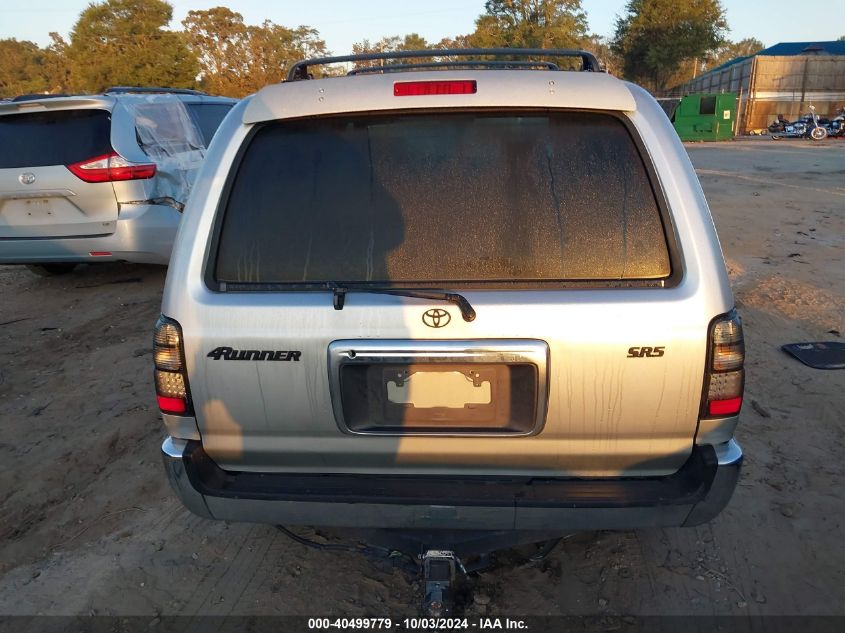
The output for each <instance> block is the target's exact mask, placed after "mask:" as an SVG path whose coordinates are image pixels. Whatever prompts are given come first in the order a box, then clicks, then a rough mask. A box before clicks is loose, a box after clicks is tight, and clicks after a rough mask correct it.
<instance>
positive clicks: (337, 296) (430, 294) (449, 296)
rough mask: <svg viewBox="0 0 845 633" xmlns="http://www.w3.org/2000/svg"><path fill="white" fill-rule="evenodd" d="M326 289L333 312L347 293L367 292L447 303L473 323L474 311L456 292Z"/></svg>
mask: <svg viewBox="0 0 845 633" xmlns="http://www.w3.org/2000/svg"><path fill="white" fill-rule="evenodd" d="M326 287H327V288H328V289H329V290H331V291H332V292H333V293H334V299H333V301H332V303H333V305H334V309H335V310H343V305H344V303H345V302H346V293H347V292H369V293H372V294H381V295H396V296H398V297H414V298H415V299H432V300H434V301H448V302H449V303H454V304H455V305H456V306H458V309H459V310H460V311H461V316H462V317H463V318H464V321H466V322H467V323H470V322H472V321H475V310H473V308H472V306H471V305H470V304H469V301H467V300H466V297H464V296H463V295H459V294H458V293H457V292H443V291H437V290H412V289H410V288H374V287H372V286H365V285H356V284H343V285H340V284H335V283H328V284H326Z"/></svg>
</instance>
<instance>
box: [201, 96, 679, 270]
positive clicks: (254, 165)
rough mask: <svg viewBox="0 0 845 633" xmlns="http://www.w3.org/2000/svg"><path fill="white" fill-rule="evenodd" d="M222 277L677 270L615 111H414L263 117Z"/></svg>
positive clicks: (241, 170)
mask: <svg viewBox="0 0 845 633" xmlns="http://www.w3.org/2000/svg"><path fill="white" fill-rule="evenodd" d="M214 270H215V276H216V279H217V281H218V282H227V283H245V284H250V283H255V284H293V285H296V286H317V285H319V284H325V283H326V282H357V283H368V282H371V283H373V284H385V285H393V286H399V285H409V284H410V285H427V286H432V287H434V286H441V285H444V284H447V285H459V284H465V285H475V284H481V285H488V284H502V283H504V284H508V285H509V286H513V285H514V284H515V283H516V284H517V285H526V284H529V285H530V284H534V283H537V282H540V283H546V282H555V281H569V280H573V281H579V280H629V279H660V278H665V277H668V276H669V275H670V273H671V265H670V258H669V250H668V247H667V242H666V237H665V234H664V227H663V223H662V221H661V214H660V210H659V207H658V203H657V200H656V197H655V194H654V191H653V190H652V187H651V184H650V181H649V177H648V173H647V171H646V167H645V164H644V162H643V159H642V157H641V155H640V152H639V150H638V148H637V145H636V143H635V142H634V140H633V139H632V137H631V134H630V133H629V131H628V128H627V127H626V125H625V124H624V123H623V122H622V121H620V120H619V119H618V118H617V117H615V116H613V115H610V114H598V113H589V112H559V113H549V112H543V113H525V112H514V113H504V114H503V113H501V112H497V113H495V114H492V113H484V112H473V113H466V112H464V113H457V112H452V113H436V114H431V113H426V114H419V113H416V114H415V113H411V114H389V115H371V116H366V115H364V116H354V117H343V118H341V117H337V118H317V119H307V120H293V121H277V122H272V123H269V124H265V125H264V126H263V127H261V128H260V129H259V130H258V131H257V132H256V133H255V134H254V136H253V138H252V139H251V141H250V142H249V145H248V147H247V148H246V150H245V152H244V154H243V157H242V159H241V162H240V164H239V166H238V167H237V173H236V175H235V177H234V180H233V182H232V183H231V189H230V194H229V197H228V200H227V202H226V206H225V209H224V215H223V220H222V225H221V228H220V233H219V238H218V251H217V257H216V265H215V268H214Z"/></svg>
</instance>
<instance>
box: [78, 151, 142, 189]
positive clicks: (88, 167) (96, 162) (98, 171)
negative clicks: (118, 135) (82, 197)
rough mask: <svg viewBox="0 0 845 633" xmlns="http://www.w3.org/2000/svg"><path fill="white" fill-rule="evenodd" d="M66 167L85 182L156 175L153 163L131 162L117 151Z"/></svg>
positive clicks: (134, 178) (135, 178) (139, 178)
mask: <svg viewBox="0 0 845 633" xmlns="http://www.w3.org/2000/svg"><path fill="white" fill-rule="evenodd" d="M67 168H68V169H69V170H70V171H71V172H72V173H73V175H74V176H76V177H77V178H79V179H81V180H84V181H85V182H112V181H115V180H144V179H146V178H152V177H153V176H155V175H156V166H155V163H131V162H129V161H128V160H126V159H125V158H124V157H123V156H121V155H120V154H118V153H117V152H111V153H110V154H103V155H102V156H95V157H94V158H87V159H85V160H81V161H79V162H78V163H73V164H72V165H68V166H67Z"/></svg>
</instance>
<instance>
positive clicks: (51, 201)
mask: <svg viewBox="0 0 845 633" xmlns="http://www.w3.org/2000/svg"><path fill="white" fill-rule="evenodd" d="M235 103H236V100H235V99H228V98H224V97H210V96H208V95H206V94H204V93H201V92H197V91H194V90H174V89H160V88H129V87H122V88H112V89H109V90H107V91H106V92H105V93H104V94H102V95H79V96H56V97H50V96H44V95H31V96H24V97H18V98H16V99H13V100H12V101H10V102H7V103H3V104H0V144H2V147H3V151H2V152H0V263H4V264H29V265H31V268H33V270H35V272H39V273H41V274H56V273H62V272H67V271H69V270H71V269H72V268H73V267H74V266H75V265H76V264H77V263H79V262H94V261H104V260H123V261H131V262H140V263H156V264H166V263H167V262H168V260H169V256H170V250H171V248H172V245H173V239H174V237H175V234H176V229H177V228H178V226H179V221H180V219H181V216H182V213H181V212H182V208H183V206H184V203H185V201H186V200H187V197H188V194H189V193H190V188H191V184H192V182H193V178H194V176H195V175H196V171H197V169H198V168H199V166H200V164H201V163H202V159H203V157H204V155H205V149H206V147H207V145H208V144H209V142H210V141H211V137H212V136H213V135H214V132H215V130H216V129H217V127H218V125H219V124H220V121H222V120H223V118H224V117H225V116H226V114H228V112H229V110H230V109H231V108H232V106H233V105H234V104H235Z"/></svg>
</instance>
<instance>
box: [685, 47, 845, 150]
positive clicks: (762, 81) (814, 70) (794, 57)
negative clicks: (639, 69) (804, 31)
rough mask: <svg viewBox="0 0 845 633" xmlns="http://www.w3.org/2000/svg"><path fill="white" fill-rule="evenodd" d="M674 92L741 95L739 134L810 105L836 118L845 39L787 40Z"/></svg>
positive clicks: (844, 96) (843, 94)
mask: <svg viewBox="0 0 845 633" xmlns="http://www.w3.org/2000/svg"><path fill="white" fill-rule="evenodd" d="M672 92H676V93H680V94H694V93H724V92H736V93H737V94H738V95H739V99H738V105H737V119H738V121H737V127H736V132H737V134H748V133H751V132H754V131H757V130H765V129H766V127H767V126H768V125H769V123H771V122H772V121H773V120H774V119H775V118H776V117H777V115H778V114H782V115H784V116H785V117H786V118H787V119H790V120H794V119H797V118H798V117H800V116H801V115H802V114H805V113H806V112H807V111H808V109H809V106H810V105H814V106H815V107H816V112H817V113H818V114H819V115H820V116H823V117H824V116H830V117H833V116H835V114H836V113H837V112H838V111H839V109H840V108H842V107H845V41H836V42H783V43H780V44H775V45H774V46H770V47H769V48H766V49H764V50H762V51H760V52H759V53H757V54H755V55H752V56H749V57H738V58H736V59H733V60H731V61H729V62H727V63H725V64H722V65H721V66H718V67H716V68H714V69H712V70H710V71H708V72H706V73H704V74H703V75H701V76H699V77H697V78H695V79H693V80H692V81H690V82H688V83H686V84H684V85H683V86H678V87H677V88H675V89H673V91H672Z"/></svg>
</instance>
